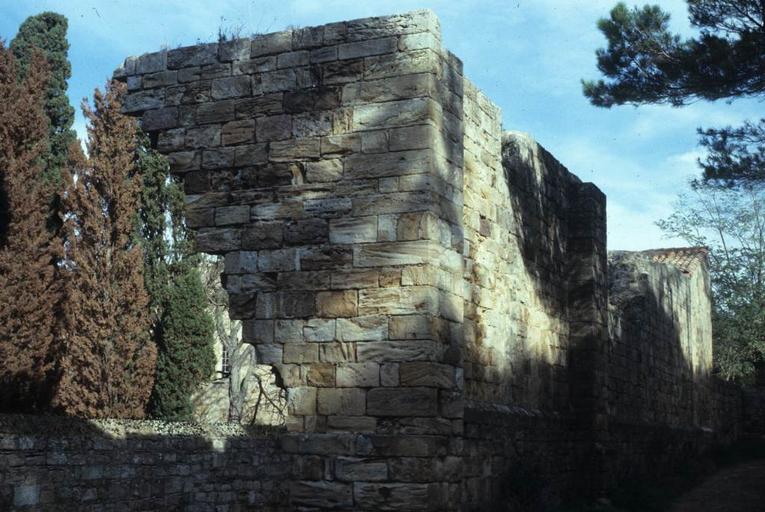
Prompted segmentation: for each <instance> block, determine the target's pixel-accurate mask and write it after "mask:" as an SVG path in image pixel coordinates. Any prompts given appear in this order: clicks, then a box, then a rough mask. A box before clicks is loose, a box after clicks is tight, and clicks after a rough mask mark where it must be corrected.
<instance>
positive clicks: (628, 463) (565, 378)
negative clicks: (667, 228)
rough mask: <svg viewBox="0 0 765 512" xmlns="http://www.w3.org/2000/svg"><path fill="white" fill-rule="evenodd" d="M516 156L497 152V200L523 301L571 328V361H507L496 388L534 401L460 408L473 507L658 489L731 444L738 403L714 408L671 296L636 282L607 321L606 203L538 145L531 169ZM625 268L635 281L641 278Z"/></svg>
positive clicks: (567, 336)
mask: <svg viewBox="0 0 765 512" xmlns="http://www.w3.org/2000/svg"><path fill="white" fill-rule="evenodd" d="M524 149H526V150H528V148H522V147H520V148H519V147H515V148H514V147H512V146H510V147H508V145H507V144H504V145H503V167H504V170H505V176H504V178H505V183H504V185H505V186H506V188H503V190H506V192H507V194H508V195H509V198H510V204H511V207H512V214H513V219H512V222H513V224H512V226H514V229H515V231H516V232H517V241H518V245H519V250H520V253H521V256H522V258H521V260H520V262H519V264H521V265H523V273H524V274H525V275H526V276H527V277H528V279H529V280H530V281H531V284H532V290H533V293H532V296H531V297H530V298H528V299H527V298H525V297H521V299H523V300H530V301H531V302H532V303H538V304H539V305H540V306H541V308H542V310H543V311H544V313H545V314H546V315H547V316H548V317H551V318H565V319H566V320H567V322H568V331H567V332H565V333H564V338H563V339H562V342H561V343H559V345H558V346H556V347H555V349H557V350H562V351H566V352H567V353H566V355H565V358H563V361H564V363H563V365H560V364H558V365H555V364H551V362H550V360H545V359H543V358H538V357H534V355H533V354H532V353H523V352H515V353H513V354H512V357H513V360H512V364H509V365H507V366H506V367H505V368H506V370H505V371H504V372H503V374H502V375H501V376H500V378H501V379H504V380H506V381H509V382H510V383H512V386H513V389H514V390H516V389H520V390H521V391H526V393H528V392H529V390H531V389H536V390H541V393H542V395H541V397H540V396H533V393H532V395H528V394H523V392H522V393H520V394H518V393H515V394H514V395H513V397H514V399H513V402H512V403H510V404H499V403H495V404H489V405H486V404H483V405H481V404H476V403H472V404H469V406H468V409H467V410H466V416H465V421H466V438H467V444H466V446H468V447H469V448H468V456H467V458H466V461H467V462H466V471H467V477H466V478H467V481H468V485H467V487H466V490H467V492H468V496H469V498H468V501H471V499H475V501H478V502H480V496H481V495H486V496H500V499H499V500H496V501H497V502H498V503H504V504H507V503H516V505H515V508H512V507H511V508H509V509H507V508H505V509H504V510H542V509H544V507H546V506H550V505H555V504H557V503H559V502H561V501H565V502H571V501H576V500H577V499H584V500H587V499H591V498H593V497H597V496H599V495H602V493H604V492H606V491H607V490H608V489H610V488H613V487H614V486H616V485H619V484H622V483H624V482H630V481H634V480H635V479H638V478H639V479H643V478H646V477H651V478H663V477H665V476H667V475H670V474H672V473H673V472H675V471H677V470H678V468H679V467H680V466H681V465H682V464H683V463H685V462H687V461H688V460H689V458H693V457H696V456H698V454H699V453H701V452H703V451H704V450H707V449H709V448H711V447H712V446H713V445H714V444H715V443H718V442H720V441H722V442H725V441H729V440H731V439H733V438H735V435H736V432H735V422H736V414H735V411H733V412H732V413H731V411H730V407H728V406H729V405H731V404H733V405H731V407H733V408H734V409H735V404H734V402H735V398H733V399H730V398H720V399H719V400H720V404H718V403H717V402H716V400H718V397H722V396H723V395H721V394H720V392H719V391H718V388H717V387H716V385H715V383H713V381H712V379H711V375H710V373H709V371H708V370H709V369H706V370H707V371H699V369H698V368H694V362H693V361H692V360H691V358H690V354H691V352H689V347H687V346H685V347H684V346H683V345H682V343H681V340H682V336H681V333H682V332H683V329H688V326H687V325H680V324H679V322H678V317H677V314H676V311H674V310H673V309H672V307H681V306H683V305H680V304H675V303H673V302H672V300H673V297H672V294H673V292H677V290H671V289H665V288H660V289H656V288H653V287H651V286H641V285H640V283H637V284H636V285H635V286H634V290H632V293H631V294H629V296H628V298H627V300H624V299H625V297H626V296H625V295H623V294H622V295H621V296H620V297H619V298H620V300H619V301H617V303H616V304H614V305H612V306H611V307H612V308H613V310H612V311H611V315H610V318H609V313H608V311H609V301H608V295H609V289H608V285H609V283H608V281H607V272H608V270H607V268H606V266H607V264H606V253H605V242H606V241H605V201H604V198H602V194H600V192H599V191H597V189H595V187H593V186H592V185H590V184H582V183H581V182H580V181H579V180H578V179H577V178H576V177H574V176H573V175H571V174H569V173H568V171H566V170H565V169H564V168H563V167H562V165H561V164H559V163H558V162H557V161H556V160H555V159H554V158H553V157H552V156H551V155H549V153H547V152H546V151H545V150H544V149H542V148H538V152H534V153H533V154H532V155H531V158H534V159H538V160H537V161H536V162H535V163H536V165H538V166H539V167H535V166H531V165H528V163H527V162H524V159H526V160H527V161H528V158H529V155H520V154H519V152H520V151H523V150H524ZM538 169H543V171H544V172H542V174H537V172H538ZM601 198H602V199H601ZM508 250H509V249H508ZM631 271H632V272H633V273H634V278H635V279H636V280H638V281H639V280H640V278H641V275H640V272H639V271H638V270H637V269H631ZM668 272H670V273H671V272H672V271H668ZM674 272H675V274H677V276H680V271H679V270H675V271H674ZM677 279H687V277H685V276H680V277H677ZM612 284H613V283H612ZM619 286H622V287H623V286H627V284H626V283H619V285H618V286H617V288H618V287H619ZM668 286H676V283H673V284H672V285H668ZM680 286H683V285H682V284H681V285H680ZM611 288H612V289H611V293H612V294H613V293H614V291H615V288H614V286H612V287H611ZM508 297H509V299H510V300H513V293H512V292H511V293H510V294H509V295H508ZM686 320H687V319H686ZM615 321H618V323H619V326H620V328H621V330H620V332H619V333H618V335H615V333H614V332H613V331H614V329H613V325H612V326H611V327H612V328H611V329H610V331H611V332H609V322H610V323H614V322H615ZM702 342H703V341H702ZM710 348H711V345H710ZM535 380H536V382H534V381H535ZM540 381H541V382H540ZM529 383H530V384H531V386H530V385H529ZM555 390H558V392H557V393H556V392H555ZM551 397H553V398H552V399H551ZM731 400H732V401H731ZM729 401H730V404H729V403H728V402H729ZM529 405H531V408H529ZM726 408H728V410H727V411H725V412H723V409H726ZM727 414H730V416H729V417H726V415H727ZM471 450H472V451H471ZM490 460H494V461H499V460H502V461H503V462H502V463H501V465H502V468H501V469H500V468H497V467H496V466H495V467H494V468H493V471H492V470H490V469H489V467H490V465H491V463H490V462H487V461H490ZM472 466H477V467H472ZM491 473H493V474H495V475H502V476H499V477H497V478H494V479H493V482H491V484H489V483H488V482H479V483H478V484H477V486H476V488H473V489H471V485H470V480H471V475H472V474H475V475H479V474H491ZM486 485H490V487H486ZM471 492H472V494H473V495H474V496H471ZM478 509H480V507H479V508H476V510H478Z"/></svg>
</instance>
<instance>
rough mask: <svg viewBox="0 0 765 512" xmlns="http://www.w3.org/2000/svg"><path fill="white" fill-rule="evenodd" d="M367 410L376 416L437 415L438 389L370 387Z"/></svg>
mask: <svg viewBox="0 0 765 512" xmlns="http://www.w3.org/2000/svg"><path fill="white" fill-rule="evenodd" d="M367 412H368V414H370V415H374V416H435V415H436V414H437V413H438V390H436V389H433V388H406V389H405V388H375V389H370V390H369V392H368V393H367Z"/></svg>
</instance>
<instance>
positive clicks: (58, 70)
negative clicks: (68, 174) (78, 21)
mask: <svg viewBox="0 0 765 512" xmlns="http://www.w3.org/2000/svg"><path fill="white" fill-rule="evenodd" d="M67 28H68V22H67V19H66V17H64V16H62V15H61V14H57V13H55V12H43V13H41V14H38V15H36V16H30V17H29V18H27V19H26V20H25V21H24V23H22V24H21V27H19V32H18V34H16V37H15V38H14V39H13V41H12V42H11V46H10V47H11V50H12V51H13V53H14V55H15V56H16V59H17V60H18V62H19V72H20V75H21V76H22V77H23V76H26V74H27V72H28V70H29V68H30V66H31V65H32V56H33V54H34V51H35V49H37V50H39V51H41V52H42V54H43V56H44V57H45V59H46V60H47V61H48V65H49V68H50V78H49V79H48V83H47V88H46V97H45V114H46V115H47V117H48V119H49V120H50V123H49V127H48V140H49V144H50V147H49V148H48V151H46V152H45V154H43V159H44V162H45V166H44V171H43V172H44V175H45V176H46V177H48V178H50V179H52V180H53V182H54V183H56V184H60V183H61V170H62V168H63V167H64V166H65V165H66V162H67V154H68V151H69V146H70V145H71V144H72V143H74V142H75V141H76V140H77V137H76V135H75V132H74V130H72V123H73V121H74V108H72V106H71V105H70V104H69V97H68V96H67V94H66V90H67V80H68V79H69V77H70V76H71V74H72V67H71V65H70V64H69V60H68V57H67V53H68V51H69V42H68V41H67V39H66V31H67Z"/></svg>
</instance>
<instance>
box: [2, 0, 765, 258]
mask: <svg viewBox="0 0 765 512" xmlns="http://www.w3.org/2000/svg"><path fill="white" fill-rule="evenodd" d="M615 3H616V0H441V1H430V2H426V1H410V0H386V1H370V0H280V1H272V0H267V1H265V0H218V1H213V2H211V1H203V0H182V1H181V0H153V1H146V0H111V1H100V2H99V1H97V0H0V37H2V38H4V39H6V40H10V39H12V38H13V36H14V35H15V34H16V31H17V29H18V26H19V25H20V24H21V23H22V22H23V20H24V19H25V18H26V17H27V16H30V15H33V14H37V13H39V12H41V11H45V10H52V11H56V12H60V13H62V14H64V15H66V16H67V17H68V19H69V41H70V44H71V48H70V54H69V56H70V60H71V62H72V78H71V80H70V82H69V96H70V98H71V100H72V103H73V104H74V105H75V106H78V105H79V103H80V100H81V99H82V98H84V97H89V96H90V95H91V94H92V92H93V89H94V88H95V87H97V86H98V87H102V86H103V84H104V82H105V81H106V79H107V78H108V77H109V76H110V75H111V73H112V71H113V70H114V68H115V67H117V66H118V65H119V64H120V63H121V62H122V60H123V59H124V58H125V57H127V56H129V55H140V54H142V53H146V52H152V51H156V50H158V49H161V48H163V47H169V48H174V47H177V46H181V45H188V44H193V43H195V42H197V41H203V42H207V41H214V40H216V39H217V34H218V30H219V28H221V27H222V28H223V29H224V30H225V31H227V32H229V33H231V32H237V33H239V34H241V35H242V36H244V35H249V34H252V33H265V32H274V31H278V30H282V29H284V28H286V27H288V26H312V25H320V24H323V23H328V22H332V21H340V20H346V19H353V18H359V17H365V16H376V15H385V14H392V13H395V12H403V11H408V10H414V9H421V8H430V9H433V10H434V11H435V12H436V13H437V14H438V15H439V17H440V19H441V27H442V30H443V39H444V44H445V45H446V46H447V47H448V48H449V49H450V50H452V51H453V52H454V53H456V54H457V56H459V57H460V58H461V59H462V60H463V62H464V64H465V72H466V75H467V76H468V77H469V78H470V79H471V80H472V81H473V82H474V83H475V84H476V85H477V86H478V87H480V88H481V89H482V90H483V91H484V92H486V93H487V94H488V95H489V96H490V97H491V98H492V99H493V100H494V101H495V102H496V103H497V104H498V105H499V106H500V107H501V108H502V111H503V119H504V127H505V129H507V130H521V131H525V132H528V133H530V134H531V135H533V136H534V137H535V138H536V139H537V140H538V141H539V142H540V143H541V144H542V145H543V146H545V147H546V148H547V149H548V150H549V151H550V152H552V153H553V155H555V156H556V157H557V158H558V159H559V160H560V161H561V162H562V163H563V164H564V165H566V166H567V167H568V168H569V169H570V170H571V171H572V172H574V173H576V174H577V175H578V176H579V177H580V178H582V179H583V180H584V181H592V182H594V183H595V184H596V185H598V186H599V187H600V188H601V189H602V190H603V191H604V192H605V193H606V194H607V196H608V208H609V213H608V223H609V229H608V236H609V243H608V245H609V249H627V250H639V249H648V248H652V247H666V246H673V245H682V242H681V241H679V240H672V239H663V238H662V235H661V232H660V231H659V230H658V228H657V227H656V226H655V225H654V222H655V221H656V220H658V219H660V218H663V217H666V216H667V215H668V214H669V213H670V212H671V210H672V202H673V200H674V198H675V196H676V195H677V193H678V192H681V191H683V190H684V189H685V188H686V183H687V180H688V178H689V177H693V176H694V175H697V174H698V172H699V171H698V168H697V166H696V158H698V156H700V154H701V153H700V151H699V148H698V146H697V137H696V134H695V129H696V128H697V127H699V126H705V127H711V126H720V125H727V124H737V123H739V122H741V121H742V120H743V119H746V118H747V117H749V118H756V117H757V116H762V110H763V109H762V104H761V103H757V102H755V101H753V100H739V101H736V102H734V103H732V104H727V103H725V102H717V103H707V102H700V103H696V104H694V105H692V106H689V107H684V108H681V109H676V108H671V107H665V106H644V107H640V108H634V107H627V106H625V107H618V108H613V109H610V110H605V109H598V108H595V107H592V106H590V105H589V103H588V102H587V100H586V99H585V98H584V97H583V96H582V93H581V85H580V79H581V78H597V77H598V73H597V69H596V67H595V54H594V53H595V49H596V48H599V47H602V46H604V45H605V39H604V38H603V36H602V35H601V34H600V32H598V30H597V29H596V26H595V24H596V21H597V19H598V18H599V17H602V16H606V15H607V13H608V11H609V10H610V8H611V7H612V6H613V5H614V4H615ZM640 3H644V2H640ZM652 3H655V1H654V2H652ZM659 3H660V4H661V6H662V8H664V9H665V10H667V11H669V12H670V13H672V15H673V16H672V24H673V27H674V29H675V30H676V31H678V32H681V33H684V34H691V30H690V27H689V26H688V21H687V11H686V3H685V1H683V0H662V1H661V2H659ZM76 128H77V130H78V132H80V133H83V131H84V124H83V119H82V115H81V113H80V112H79V108H78V113H77V120H76Z"/></svg>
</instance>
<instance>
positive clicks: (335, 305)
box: [316, 290, 358, 318]
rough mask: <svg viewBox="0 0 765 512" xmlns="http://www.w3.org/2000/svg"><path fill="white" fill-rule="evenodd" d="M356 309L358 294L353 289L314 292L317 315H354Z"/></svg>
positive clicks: (334, 316) (331, 316)
mask: <svg viewBox="0 0 765 512" xmlns="http://www.w3.org/2000/svg"><path fill="white" fill-rule="evenodd" d="M357 310H358V294H357V292H356V291H355V290H344V291H337V292H319V293H317V294H316V311H317V314H318V315H319V316H322V317H328V318H336V317H349V316H355V315H356V314H357Z"/></svg>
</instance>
